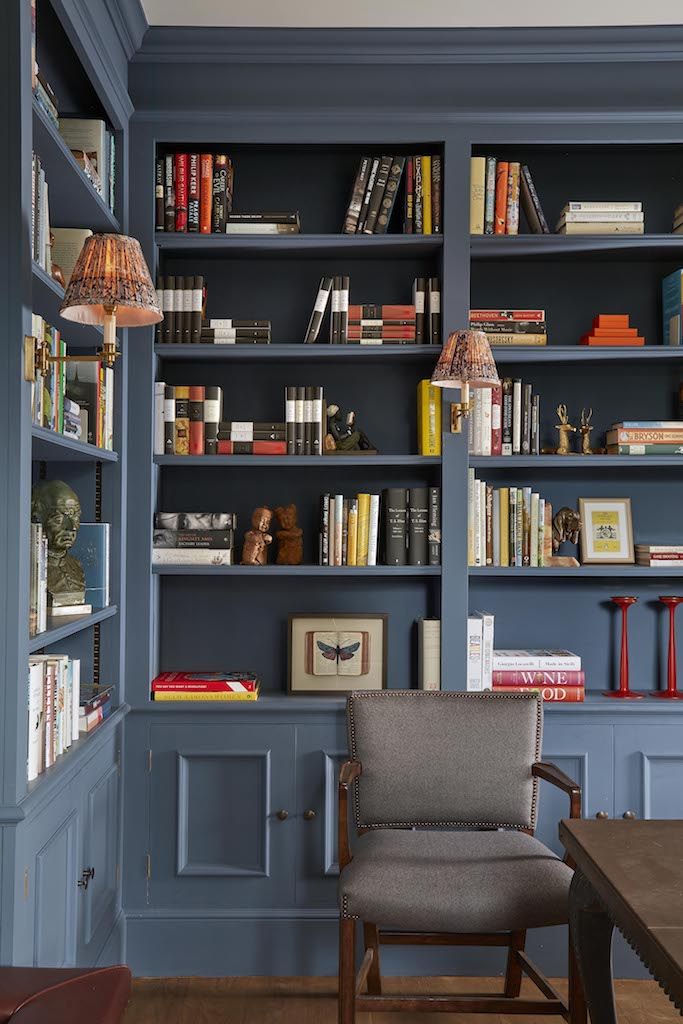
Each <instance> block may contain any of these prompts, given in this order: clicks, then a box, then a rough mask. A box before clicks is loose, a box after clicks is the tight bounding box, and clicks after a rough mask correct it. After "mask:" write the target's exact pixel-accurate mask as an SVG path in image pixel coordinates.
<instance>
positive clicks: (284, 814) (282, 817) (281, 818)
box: [276, 810, 289, 821]
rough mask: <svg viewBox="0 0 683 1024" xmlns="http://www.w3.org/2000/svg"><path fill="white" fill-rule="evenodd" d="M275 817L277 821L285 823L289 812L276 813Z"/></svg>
mask: <svg viewBox="0 0 683 1024" xmlns="http://www.w3.org/2000/svg"><path fill="white" fill-rule="evenodd" d="M276 817H277V818H278V820H279V821H286V820H287V818H288V817H289V811H284V810H283V811H278V812H277V814H276Z"/></svg>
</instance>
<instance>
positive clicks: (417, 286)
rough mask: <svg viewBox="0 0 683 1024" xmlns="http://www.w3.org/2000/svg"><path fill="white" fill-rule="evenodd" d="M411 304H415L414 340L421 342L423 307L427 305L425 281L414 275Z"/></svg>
mask: <svg viewBox="0 0 683 1024" xmlns="http://www.w3.org/2000/svg"><path fill="white" fill-rule="evenodd" d="M413 305H414V306H415V341H416V342H417V343H418V344H422V343H423V342H425V341H426V340H428V339H427V338H425V334H426V331H425V309H426V306H427V281H426V279H425V278H424V277H416V278H415V282H414V284H413Z"/></svg>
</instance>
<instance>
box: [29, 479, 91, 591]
mask: <svg viewBox="0 0 683 1024" xmlns="http://www.w3.org/2000/svg"><path fill="white" fill-rule="evenodd" d="M31 518H32V519H33V522H34V523H41V524H42V527H43V530H44V532H45V536H46V537H47V593H48V598H49V600H50V604H51V605H52V607H53V608H63V607H66V606H68V605H80V604H85V574H84V572H83V566H82V565H81V563H80V562H79V561H78V559H77V558H74V557H73V555H70V554H69V550H70V549H71V548H72V547H73V546H74V544H75V543H76V537H77V536H78V528H79V527H80V525H81V503H80V501H79V499H78V495H77V494H76V492H75V491H73V490H72V489H71V487H69V485H68V484H66V483H64V481H63V480H43V481H41V482H40V483H38V484H36V485H35V487H34V488H33V491H32V492H31Z"/></svg>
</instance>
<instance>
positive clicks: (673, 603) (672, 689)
mask: <svg viewBox="0 0 683 1024" xmlns="http://www.w3.org/2000/svg"><path fill="white" fill-rule="evenodd" d="M637 600H638V598H637V597H613V598H612V601H614V603H615V604H616V605H618V607H619V608H621V659H620V662H619V689H618V690H606V691H605V692H604V696H605V697H618V698H621V699H623V700H642V699H643V697H645V696H649V697H661V698H663V699H664V700H683V690H679V689H678V687H677V683H676V632H675V625H674V619H675V615H676V608H677V607H678V605H679V604H680V603H681V602H682V601H683V597H660V598H659V600H660V601H661V602H662V604H663V605H666V607H667V608H668V609H669V659H668V664H667V675H666V690H652V691H650V692H649V693H648V694H647V695H646V694H644V693H638V691H637V690H631V689H630V688H629V680H628V618H627V617H628V610H629V608H630V607H631V605H632V604H635V603H636V601H637Z"/></svg>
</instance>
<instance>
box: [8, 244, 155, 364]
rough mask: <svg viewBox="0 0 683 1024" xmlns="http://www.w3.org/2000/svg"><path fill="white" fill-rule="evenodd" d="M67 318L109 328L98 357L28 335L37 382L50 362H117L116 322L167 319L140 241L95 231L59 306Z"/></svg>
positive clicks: (143, 324) (26, 356) (26, 352)
mask: <svg viewBox="0 0 683 1024" xmlns="http://www.w3.org/2000/svg"><path fill="white" fill-rule="evenodd" d="M59 312H60V315H61V316H63V317H64V319H65V320H73V321H75V322H76V323H81V324H97V325H101V326H102V327H103V339H102V348H101V349H100V351H99V352H97V353H95V355H80V354H79V355H71V356H53V355H51V353H50V349H49V346H48V344H47V342H46V341H45V340H44V339H43V338H34V337H33V336H32V335H26V337H25V338H24V378H25V380H30V381H35V379H36V375H37V374H43V375H44V374H45V373H47V370H48V367H49V365H50V363H59V362H93V361H98V362H103V363H106V364H107V366H113V365H114V362H115V360H116V358H117V356H118V355H119V354H120V353H119V351H118V349H117V347H116V325H117V321H118V325H119V327H146V326H148V325H149V324H156V323H158V322H159V321H160V320H162V319H163V314H162V312H161V310H160V309H159V306H158V304H157V297H156V291H155V289H154V285H153V284H152V278H151V277H150V273H149V270H148V268H147V264H146V263H145V258H144V256H143V255H142V249H141V247H140V243H139V242H138V240H137V239H136V238H129V237H128V236H127V235H105V234H101V235H90V237H89V238H86V240H85V242H84V243H83V248H82V249H81V253H80V256H79V257H78V260H77V262H76V265H75V267H74V269H73V273H72V275H71V279H70V280H69V284H68V286H67V289H66V292H65V295H64V300H63V302H62V304H61V306H60V309H59Z"/></svg>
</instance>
